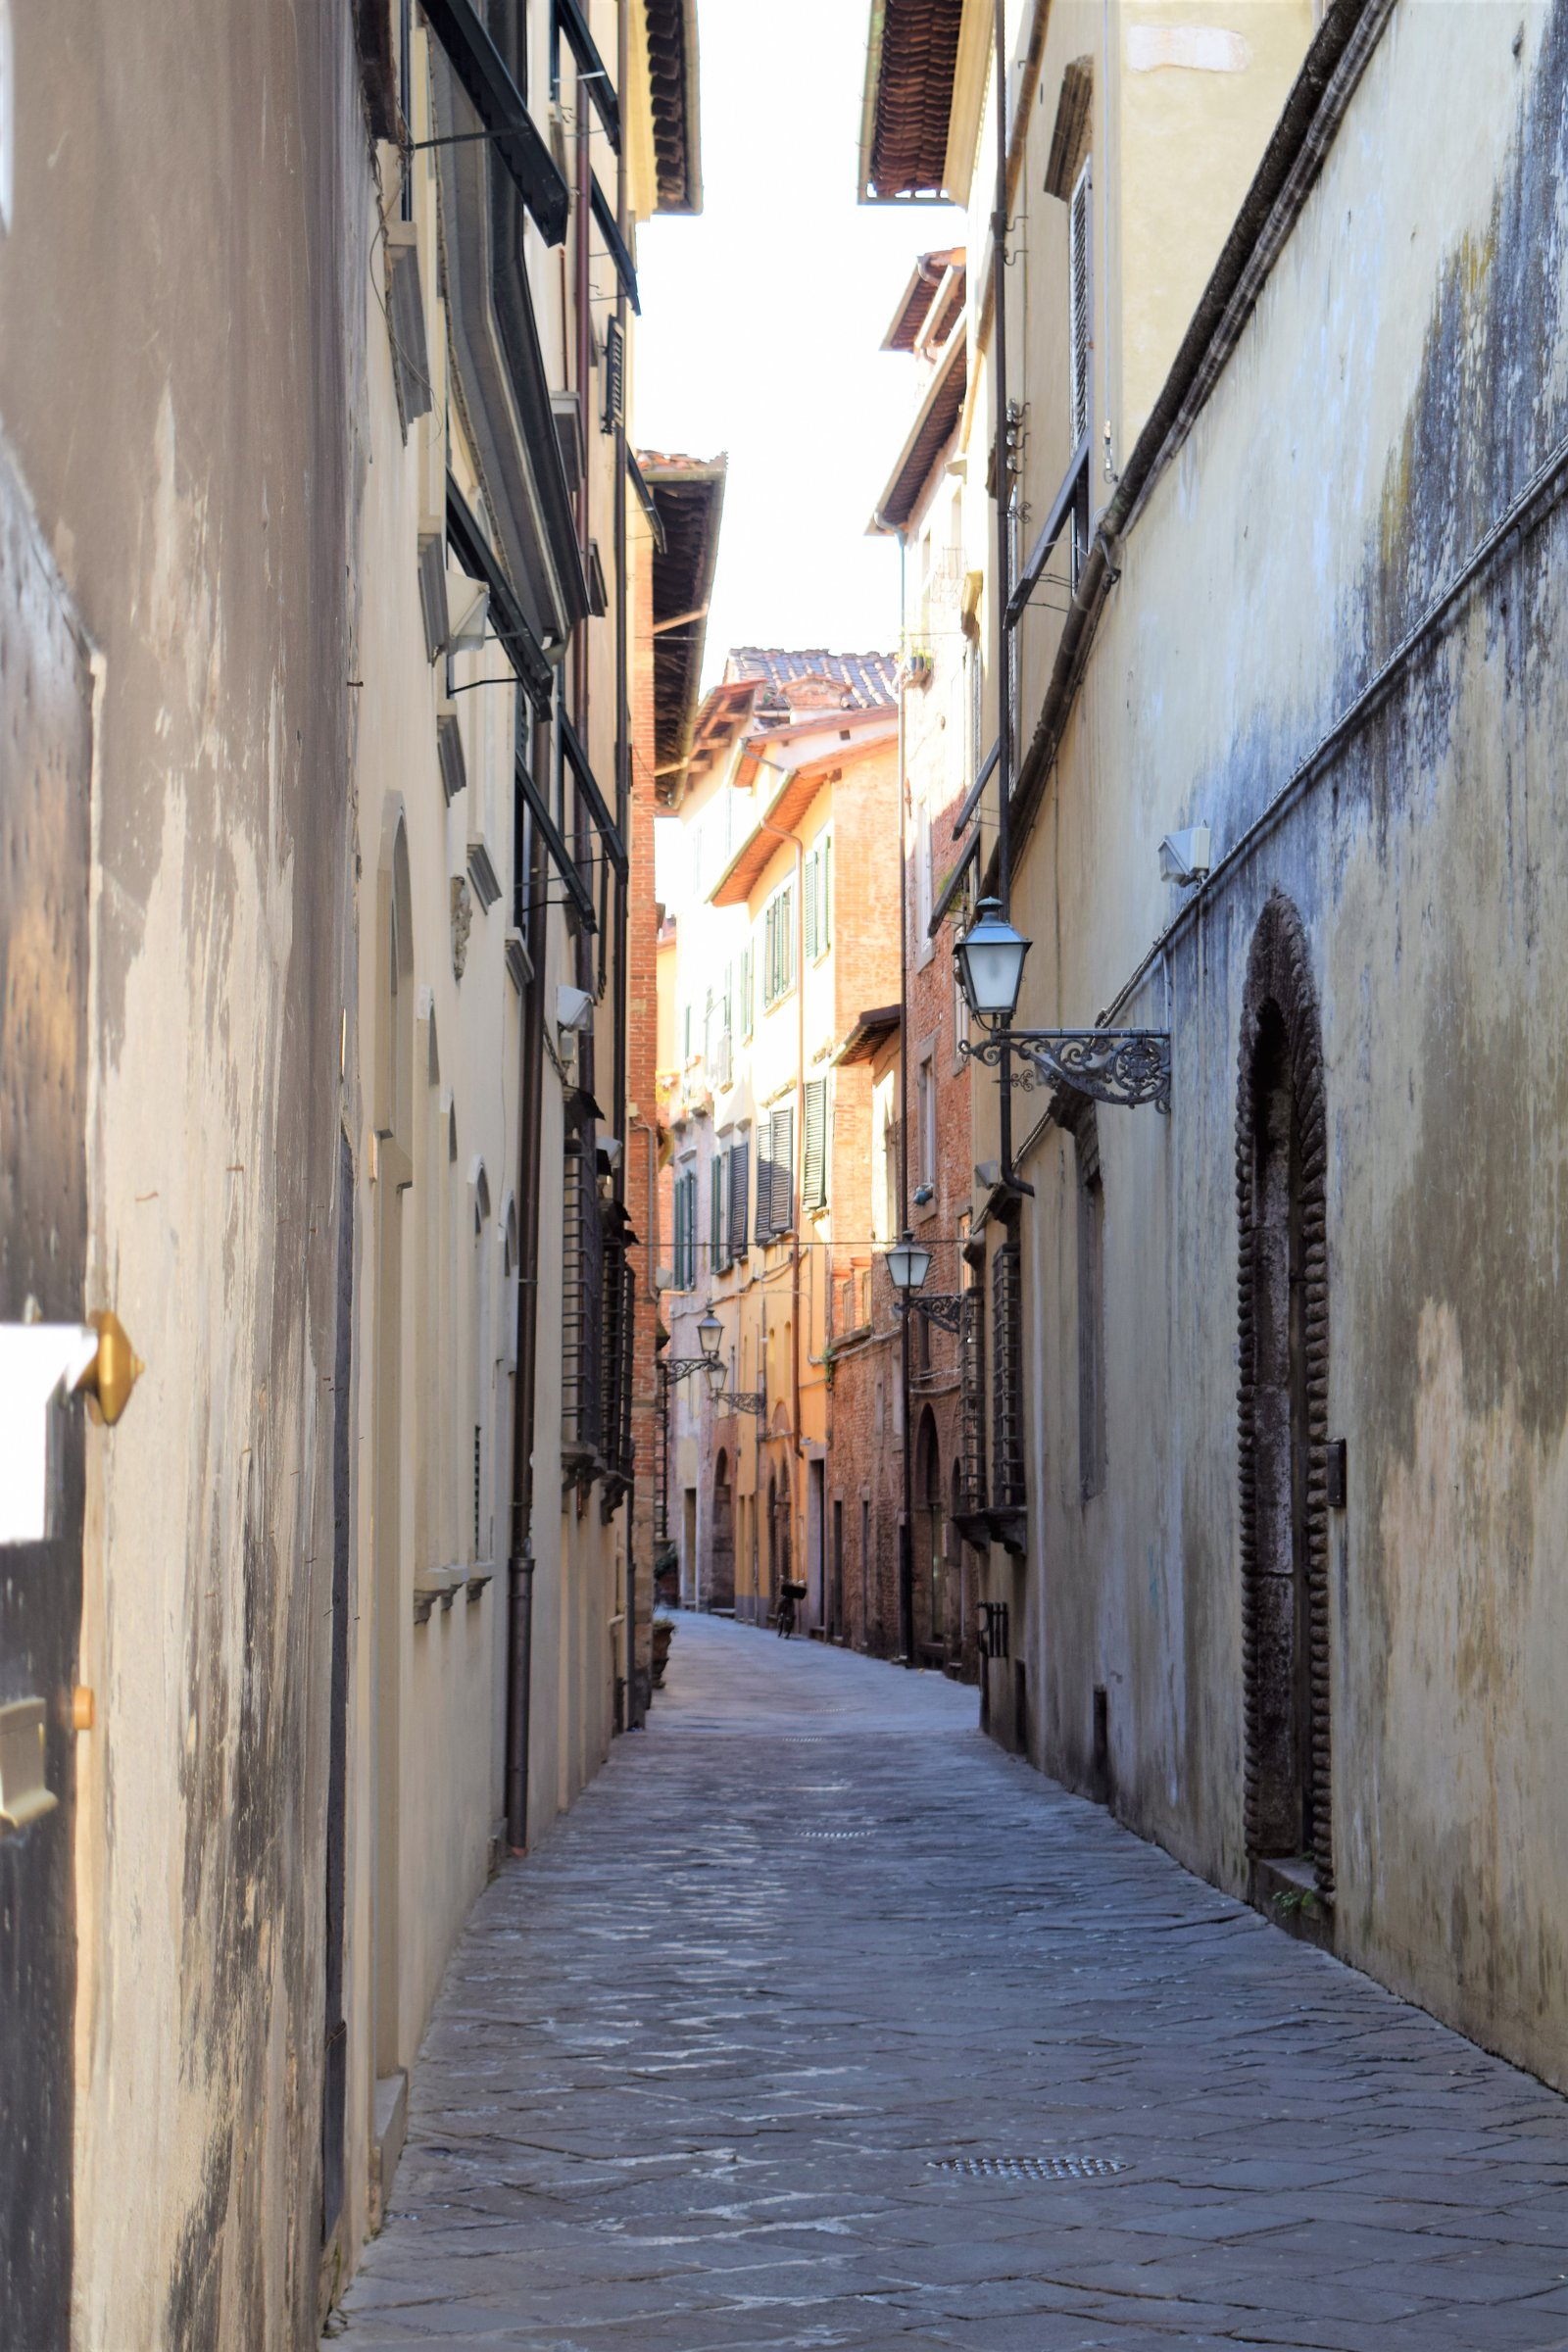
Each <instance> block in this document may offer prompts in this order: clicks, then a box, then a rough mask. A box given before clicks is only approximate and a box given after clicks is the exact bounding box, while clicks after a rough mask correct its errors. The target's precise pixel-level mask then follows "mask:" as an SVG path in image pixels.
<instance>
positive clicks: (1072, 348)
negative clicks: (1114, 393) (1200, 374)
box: [1067, 164, 1093, 448]
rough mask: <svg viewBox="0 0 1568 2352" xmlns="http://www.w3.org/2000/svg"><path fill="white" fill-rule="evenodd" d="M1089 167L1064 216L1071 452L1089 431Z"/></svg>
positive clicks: (1076, 187) (1091, 330) (1078, 184)
mask: <svg viewBox="0 0 1568 2352" xmlns="http://www.w3.org/2000/svg"><path fill="white" fill-rule="evenodd" d="M1092 341H1093V329H1092V323H1091V319H1090V299H1089V166H1088V165H1087V164H1085V166H1084V168H1083V170H1082V171H1081V172H1079V174H1078V180H1077V184H1076V186H1075V187H1074V189H1073V192H1072V200H1071V203H1070V205H1069V208H1068V213H1067V351H1068V365H1069V367H1070V368H1071V378H1070V381H1069V384H1068V407H1069V411H1070V415H1069V424H1070V427H1071V431H1072V440H1073V446H1074V448H1076V447H1077V445H1078V443H1079V442H1080V441H1081V440H1082V439H1083V437H1084V435H1085V433H1087V432H1088V430H1089V356H1090V346H1091V343H1092Z"/></svg>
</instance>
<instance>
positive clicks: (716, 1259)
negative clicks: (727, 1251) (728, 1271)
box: [708, 1152, 726, 1277]
mask: <svg viewBox="0 0 1568 2352" xmlns="http://www.w3.org/2000/svg"><path fill="white" fill-rule="evenodd" d="M725 1239H726V1233H725V1226H724V1155H723V1153H722V1152H714V1154H713V1156H712V1158H711V1160H710V1161H709V1163H708V1271H709V1275H710V1277H711V1276H713V1275H714V1274H718V1273H721V1272H722V1271H723V1268H724V1262H725V1260H724V1243H725Z"/></svg>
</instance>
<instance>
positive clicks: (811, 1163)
mask: <svg viewBox="0 0 1568 2352" xmlns="http://www.w3.org/2000/svg"><path fill="white" fill-rule="evenodd" d="M801 1206H802V1207H803V1208H804V1209H806V1210H808V1211H812V1210H816V1209H821V1208H825V1207H826V1206H827V1080H826V1079H825V1078H808V1080H807V1081H806V1135H805V1138H804V1141H803V1145H802V1152H801Z"/></svg>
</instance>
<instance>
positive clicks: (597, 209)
mask: <svg viewBox="0 0 1568 2352" xmlns="http://www.w3.org/2000/svg"><path fill="white" fill-rule="evenodd" d="M588 201H589V203H590V205H591V206H592V207H593V216H594V220H595V221H596V223H597V224H598V228H599V234H600V235H601V236H602V237H603V238H604V240H605V243H606V244H607V245H608V246H609V248H610V258H611V260H612V261H613V263H614V265H615V275H616V276H617V277H618V278H619V280H620V283H621V290H622V292H623V293H624V294H625V297H626V300H627V301H628V302H629V303H630V304H631V307H632V309H633V310H634V311H635V312H636V314H637V316H638V318H639V319H640V318H641V317H642V315H643V306H642V304H641V303H640V302H639V301H638V299H637V265H636V263H635V262H634V261H633V260H632V258H631V252H630V249H629V247H628V246H627V243H626V240H625V238H624V237H623V236H622V235H621V233H620V230H619V228H618V226H617V225H616V221H615V216H614V213H613V211H612V209H611V203H610V199H609V197H608V196H607V195H606V194H605V191H604V189H603V188H602V187H601V186H600V185H599V175H598V173H597V172H595V173H594V174H593V181H592V185H591V187H590V189H589V192H588Z"/></svg>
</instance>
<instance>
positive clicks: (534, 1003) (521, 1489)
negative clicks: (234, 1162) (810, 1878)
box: [507, 723, 550, 1854]
mask: <svg viewBox="0 0 1568 2352" xmlns="http://www.w3.org/2000/svg"><path fill="white" fill-rule="evenodd" d="M533 736H534V740H533V751H534V754H535V756H536V757H537V755H538V752H539V750H540V748H541V746H545V745H548V742H549V735H548V732H547V731H546V729H545V728H543V727H541V726H539V725H538V724H537V723H536V724H535V727H534V731H533ZM546 905H547V892H546V888H545V873H544V841H543V837H542V835H541V834H540V833H539V831H538V830H537V828H535V830H534V834H533V855H532V858H531V860H530V871H529V874H528V909H529V922H528V936H529V959H530V962H531V964H532V970H531V971H530V973H529V976H528V986H527V989H526V991H525V992H524V995H523V1000H522V1037H521V1054H520V1058H521V1064H522V1071H521V1078H522V1083H521V1088H520V1093H519V1101H518V1108H517V1117H518V1121H519V1133H518V1152H517V1158H518V1181H517V1190H518V1193H519V1195H520V1197H521V1201H522V1231H521V1233H520V1235H519V1236H518V1248H517V1370H516V1375H515V1381H514V1385H513V1428H512V1544H511V1548H510V1551H509V1553H508V1558H507V1843H508V1845H509V1846H510V1847H511V1849H512V1851H513V1852H514V1853H515V1854H521V1853H525V1852H526V1851H527V1846H528V1735H529V1728H530V1720H531V1714H532V1708H531V1697H532V1665H533V1569H534V1559H533V1428H534V1392H535V1384H536V1380H537V1375H538V1363H539V1162H540V1124H541V1111H542V1107H543V1094H544V1068H545V1053H544V1037H545V962H546V952H547V947H548V940H547V938H546V932H547V928H548V925H549V921H550V917H549V914H548V913H547V912H545V911H544V910H545V907H546ZM536 909H537V910H539V916H540V919H539V923H538V927H537V930H536V929H535V924H534V920H533V917H534V912H535V910H536Z"/></svg>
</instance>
